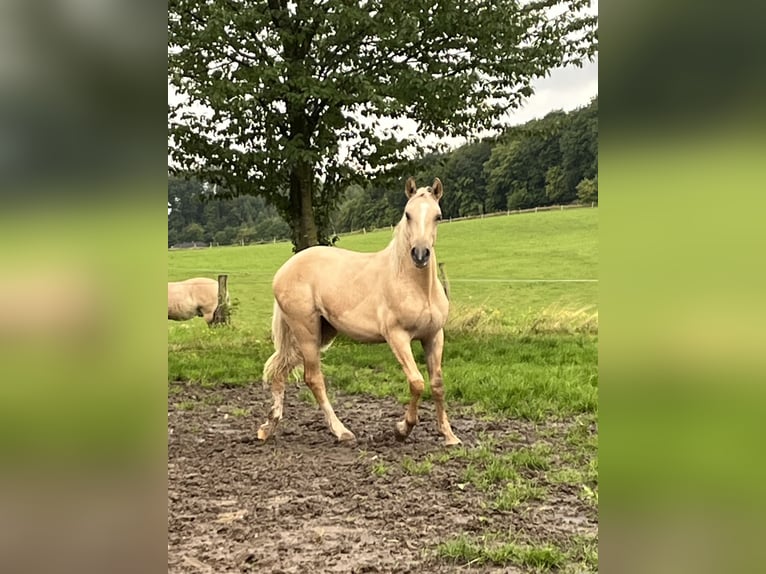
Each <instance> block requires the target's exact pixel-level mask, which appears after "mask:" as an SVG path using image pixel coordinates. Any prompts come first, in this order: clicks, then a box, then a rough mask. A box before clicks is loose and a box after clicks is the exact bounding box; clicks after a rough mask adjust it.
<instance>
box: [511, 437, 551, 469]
mask: <svg viewBox="0 0 766 574" xmlns="http://www.w3.org/2000/svg"><path fill="white" fill-rule="evenodd" d="M550 455H551V448H550V447H549V446H548V445H546V444H544V443H538V444H535V445H533V446H531V447H522V448H520V449H519V450H517V451H515V452H512V453H511V454H510V455H508V456H509V458H510V460H511V462H512V463H513V465H514V466H515V467H517V468H526V469H528V470H548V469H549V468H550V466H551V464H550Z"/></svg>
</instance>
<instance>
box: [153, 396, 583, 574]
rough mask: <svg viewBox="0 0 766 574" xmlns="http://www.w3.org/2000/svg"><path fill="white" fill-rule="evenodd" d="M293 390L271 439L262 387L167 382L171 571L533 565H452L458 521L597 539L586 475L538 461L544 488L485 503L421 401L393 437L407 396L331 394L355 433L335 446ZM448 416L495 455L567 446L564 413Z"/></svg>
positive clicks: (462, 527)
mask: <svg viewBox="0 0 766 574" xmlns="http://www.w3.org/2000/svg"><path fill="white" fill-rule="evenodd" d="M300 389H301V387H300V386H299V385H290V386H289V388H288V390H287V394H286V399H285V419H284V420H283V421H282V423H281V424H280V427H279V429H278V431H277V434H276V436H275V437H274V439H273V440H271V441H270V442H268V443H266V444H261V443H260V442H259V441H258V440H257V438H256V430H257V428H258V426H259V425H260V424H261V422H263V421H262V419H263V418H264V417H265V415H266V413H267V412H268V408H269V406H270V395H269V393H267V392H266V391H265V390H263V389H262V388H261V387H260V386H258V385H255V386H252V387H247V388H242V387H237V388H216V389H205V388H202V387H200V386H197V385H192V384H187V383H172V384H171V385H170V395H169V401H168V572H169V573H210V572H216V573H223V572H264V573H266V572H268V573H303V572H308V573H313V574H318V573H323V572H348V573H362V572H397V573H407V572H418V573H419V574H421V573H423V572H466V571H470V572H519V571H532V570H533V568H531V567H526V566H523V565H509V564H506V565H497V564H495V565H493V564H487V563H483V564H482V563H480V562H479V561H476V562H475V563H473V564H469V565H465V563H463V564H459V563H455V562H453V561H449V560H447V559H445V558H441V557H439V556H438V555H437V552H436V547H437V546H438V545H439V543H442V542H444V541H445V540H449V539H453V538H455V537H456V536H459V535H461V534H463V533H465V534H466V535H468V536H470V537H480V536H481V535H482V534H486V533H505V534H506V535H507V534H508V533H510V534H511V535H512V536H513V537H514V539H517V540H521V541H529V542H530V543H531V544H541V543H550V544H554V545H555V546H557V547H558V548H563V549H567V548H570V547H571V546H572V543H573V542H572V541H573V540H578V539H582V538H583V537H585V538H588V539H590V540H594V539H595V536H596V533H597V511H596V508H595V505H594V504H593V503H588V501H587V500H584V499H583V497H582V493H581V489H582V487H581V486H578V485H573V484H550V483H545V476H546V473H544V472H538V473H536V474H537V477H536V480H538V481H542V482H541V484H543V485H544V487H545V489H546V495H545V497H544V499H543V500H534V501H527V502H525V503H524V504H522V505H520V506H519V507H516V508H513V509H512V510H496V509H493V507H492V504H491V501H490V498H489V496H490V495H489V494H488V493H487V492H484V491H482V490H481V489H480V488H476V487H475V486H474V485H473V484H471V483H470V482H469V481H467V480H466V474H465V473H466V468H467V467H468V466H469V465H470V464H471V463H470V462H469V461H468V460H467V459H465V458H461V457H455V458H449V459H448V460H444V459H445V458H447V457H446V456H444V455H445V454H446V453H449V449H447V448H446V447H444V446H442V442H441V436H440V435H439V434H438V433H437V431H436V428H435V423H434V411H433V405H432V403H431V402H430V401H426V402H425V403H424V404H423V405H422V407H421V411H420V413H421V418H420V424H419V425H418V426H417V427H415V429H414V430H413V433H412V435H411V436H410V438H409V439H408V440H407V441H405V442H404V443H399V442H397V441H396V440H395V439H394V435H393V425H394V423H395V422H396V421H398V420H400V418H401V417H402V414H403V407H402V405H400V404H398V403H397V402H396V401H395V400H394V399H379V398H372V397H368V396H360V395H344V394H340V393H338V394H336V396H335V399H334V406H335V410H336V413H337V414H338V416H339V418H340V419H341V420H342V421H343V422H344V423H345V424H346V426H347V427H348V428H349V429H351V430H352V431H353V432H354V433H355V434H356V436H357V441H356V443H355V444H353V445H345V444H344V445H341V444H336V443H335V442H334V437H333V436H332V435H331V434H330V432H329V430H327V428H326V426H325V423H324V419H323V417H322V413H321V412H320V411H319V409H318V408H317V407H316V406H315V405H314V404H312V403H310V402H308V401H307V400H306V398H305V392H304V393H301V392H300ZM449 414H450V416H451V419H452V425H453V429H454V430H455V433H456V434H457V436H459V437H460V438H461V439H462V440H463V442H464V443H465V446H467V447H469V448H471V447H474V446H475V445H476V444H477V443H480V442H482V441H487V440H491V441H492V442H493V443H495V444H496V446H495V447H493V448H495V449H496V452H497V454H498V456H500V455H501V454H503V453H510V452H513V451H514V450H515V449H519V448H521V447H523V446H525V445H533V444H536V443H538V442H539V441H544V442H546V443H547V444H549V445H550V446H552V447H553V451H554V452H555V453H556V457H557V458H558V456H559V455H560V454H561V453H563V452H565V451H566V449H568V448H571V446H570V445H569V443H568V442H567V440H566V437H567V436H570V435H571V429H570V428H569V426H570V423H567V422H562V423H550V422H549V423H547V424H538V425H536V424H532V423H529V422H523V421H515V420H508V419H501V420H482V418H481V417H478V416H477V415H475V414H472V413H471V412H470V411H469V410H468V409H462V410H461V409H459V408H456V407H451V408H450V410H449ZM572 424H573V423H572ZM589 432H592V433H595V429H591V430H590V431H589ZM439 455H442V456H439ZM425 460H431V461H433V465H432V468H430V470H428V471H425V470H423V469H422V467H421V470H420V471H415V472H413V467H412V465H411V464H409V463H414V464H417V463H422V462H423V461H425ZM549 470H550V469H549ZM421 472H422V474H421ZM530 472H531V471H530ZM566 569H567V571H576V570H578V569H579V568H578V567H576V566H573V565H571V564H568V565H567V568H566Z"/></svg>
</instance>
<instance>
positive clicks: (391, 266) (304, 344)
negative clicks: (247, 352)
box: [258, 178, 460, 445]
mask: <svg viewBox="0 0 766 574" xmlns="http://www.w3.org/2000/svg"><path fill="white" fill-rule="evenodd" d="M405 192H406V194H407V197H408V198H409V201H408V202H407V206H406V207H405V210H404V214H403V215H402V219H401V221H400V222H399V223H398V225H397V226H396V229H395V230H394V238H393V240H392V241H391V243H390V244H389V245H388V247H386V248H385V249H383V250H382V251H378V252H377V253H356V252H353V251H347V250H345V249H339V248H337V247H324V246H317V247H312V248H310V249H306V250H304V251H301V252H300V253H297V254H296V255H295V256H293V257H292V258H291V259H289V260H288V261H287V262H286V263H285V264H284V265H282V267H281V268H280V269H279V271H277V273H276V275H275V276H274V282H273V289H274V298H275V302H274V315H273V318H272V326H271V329H272V337H273V339H274V347H275V352H274V354H273V355H271V357H270V358H269V360H268V361H266V365H265V366H264V370H263V378H264V381H267V382H268V381H270V382H271V393H272V396H273V398H274V404H273V406H272V407H271V410H270V412H269V416H268V420H267V421H266V422H265V423H264V424H263V425H261V427H260V429H259V430H258V438H259V439H261V440H266V439H267V438H268V437H269V436H270V435H271V434H272V433H273V432H274V430H275V428H276V426H277V424H278V423H279V421H280V419H281V418H282V405H283V401H284V394H285V381H286V379H287V377H288V376H289V374H290V372H291V371H293V370H294V369H295V368H296V367H298V366H299V365H300V364H301V363H303V376H304V380H305V382H306V385H308V387H309V389H311V392H312V393H314V397H315V398H316V401H317V403H318V404H319V406H320V407H321V409H322V411H323V412H324V416H325V419H326V420H327V424H328V425H329V427H330V430H331V431H332V432H333V434H334V435H335V436H336V437H337V438H338V440H339V441H347V440H353V439H354V435H353V433H352V432H351V431H349V430H348V429H347V428H346V427H345V426H344V425H343V423H342V422H340V420H338V417H337V416H336V415H335V411H333V408H332V405H331V404H330V401H329V400H328V398H327V394H326V392H325V384H324V377H323V375H322V372H321V370H320V348H325V347H326V346H327V345H329V344H330V342H331V341H332V340H333V338H334V337H335V335H337V334H338V333H345V334H346V335H348V336H349V337H351V338H352V339H354V340H356V341H360V342H363V343H382V342H387V343H388V344H389V346H390V347H391V350H392V351H393V352H394V355H395V356H396V358H397V360H398V361H399V363H400V364H401V366H402V369H403V370H404V374H405V375H406V376H407V380H408V381H409V386H410V395H411V399H410V403H409V405H408V407H407V409H406V412H405V415H404V420H402V421H401V422H399V423H397V424H396V436H397V438H399V439H400V440H404V439H405V438H406V437H407V436H409V434H410V432H411V431H412V428H413V427H414V426H415V424H416V423H417V422H418V401H419V400H420V395H421V394H422V393H423V389H424V387H425V384H424V382H423V376H422V375H421V374H420V371H418V366H417V364H416V363H415V359H414V358H413V356H412V348H411V342H412V340H413V339H417V340H419V341H420V342H421V343H422V345H423V349H424V350H425V353H426V361H427V363H428V374H429V378H430V381H431V389H432V391H433V397H434V403H435V405H436V424H437V426H438V429H439V431H440V432H441V434H442V435H444V441H445V443H446V444H448V445H454V444H459V443H460V439H458V438H457V437H456V436H455V435H454V433H453V432H452V428H451V427H450V423H449V420H448V419H447V413H446V412H445V410H444V386H443V383H442V368H441V363H442V350H443V348H444V330H443V327H444V323H445V322H446V321H447V313H448V311H449V302H448V301H447V297H446V295H445V292H444V288H443V287H442V284H441V283H440V282H439V280H438V279H437V276H436V272H437V271H436V270H437V264H436V255H435V253H434V243H435V241H436V226H437V222H438V221H439V219H441V210H440V209H439V199H441V197H442V193H443V188H442V183H441V181H439V179H438V178H437V179H436V180H434V183H433V185H432V186H431V187H421V188H420V189H418V188H417V187H416V185H415V180H414V179H413V178H409V179H408V180H407V183H406V185H405Z"/></svg>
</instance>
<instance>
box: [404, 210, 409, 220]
mask: <svg viewBox="0 0 766 574" xmlns="http://www.w3.org/2000/svg"><path fill="white" fill-rule="evenodd" d="M404 216H405V217H406V218H407V221H409V220H410V214H409V213H407V212H406V211H405V212H404Z"/></svg>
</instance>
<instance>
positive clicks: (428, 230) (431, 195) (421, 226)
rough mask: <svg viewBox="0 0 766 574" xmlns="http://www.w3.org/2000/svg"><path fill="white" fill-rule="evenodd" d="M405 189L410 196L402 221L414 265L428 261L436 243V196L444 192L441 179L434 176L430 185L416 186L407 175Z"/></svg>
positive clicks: (437, 204)
mask: <svg viewBox="0 0 766 574" xmlns="http://www.w3.org/2000/svg"><path fill="white" fill-rule="evenodd" d="M404 191H405V193H406V194H407V197H408V198H409V201H408V202H407V205H406V206H405V208H404V217H403V222H402V223H403V224H404V226H405V229H404V231H405V237H406V240H407V241H408V242H409V248H410V256H411V257H412V262H413V263H414V264H415V267H417V268H418V269H422V268H424V267H426V266H427V265H428V262H429V261H430V259H431V252H432V251H433V248H434V243H436V225H437V223H438V221H439V220H440V219H441V218H442V210H441V209H440V208H439V200H440V199H441V197H442V194H443V193H444V188H443V187H442V182H441V181H440V180H439V178H438V177H437V178H436V179H434V183H433V185H431V186H430V187H421V188H418V187H417V185H415V179H414V178H412V177H411V178H409V179H408V180H407V183H406V184H405V187H404Z"/></svg>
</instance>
